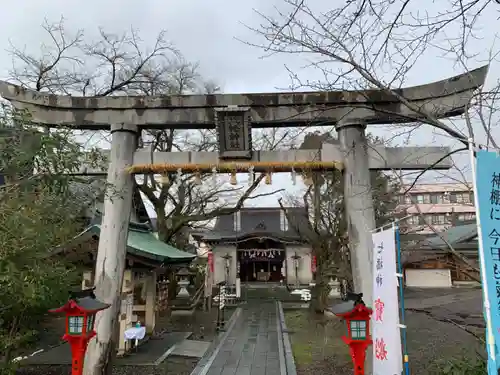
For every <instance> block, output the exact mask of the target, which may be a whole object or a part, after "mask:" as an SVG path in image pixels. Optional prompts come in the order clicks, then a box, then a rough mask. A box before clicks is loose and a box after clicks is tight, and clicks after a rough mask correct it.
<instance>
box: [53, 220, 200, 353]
mask: <svg viewBox="0 0 500 375" xmlns="http://www.w3.org/2000/svg"><path fill="white" fill-rule="evenodd" d="M100 229H101V228H100V224H94V225H90V226H89V227H87V228H86V229H85V230H84V231H83V232H82V233H81V234H79V235H78V236H77V237H75V238H74V239H73V240H72V241H71V242H70V243H68V244H66V245H64V246H63V247H62V248H61V249H59V250H58V251H57V254H59V255H61V254H64V257H65V258H66V259H67V260H68V261H70V262H73V263H78V264H83V266H84V268H85V269H86V270H85V271H84V272H83V280H82V289H88V288H91V287H92V286H93V285H94V272H93V270H94V267H95V259H96V254H97V247H98V243H99V235H100ZM195 257H196V255H195V254H191V253H188V252H185V251H181V250H178V249H176V248H174V247H172V246H170V245H167V244H165V243H164V242H162V241H160V240H158V239H157V238H156V237H155V235H154V234H153V233H152V232H151V230H150V227H149V225H147V224H138V223H130V224H129V233H128V239H127V259H126V269H125V272H124V275H123V284H122V295H121V309H120V317H119V324H120V330H119V340H118V355H122V354H124V353H125V352H126V351H127V350H128V348H127V344H126V342H125V340H123V337H124V332H125V330H126V329H128V328H131V327H132V326H133V325H134V324H136V323H137V322H141V324H142V325H145V327H146V332H147V334H152V333H153V332H154V329H155V320H156V313H157V296H158V287H157V284H158V282H157V277H158V276H160V275H163V274H164V273H165V271H166V268H167V267H168V266H172V265H174V266H179V267H182V266H185V265H187V264H189V263H190V262H191V261H192V260H193V259H194V258H195Z"/></svg>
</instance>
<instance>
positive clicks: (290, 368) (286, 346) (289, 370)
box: [277, 302, 297, 375]
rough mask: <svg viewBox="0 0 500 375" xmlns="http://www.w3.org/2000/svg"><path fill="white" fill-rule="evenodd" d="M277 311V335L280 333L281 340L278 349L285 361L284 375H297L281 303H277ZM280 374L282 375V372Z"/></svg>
mask: <svg viewBox="0 0 500 375" xmlns="http://www.w3.org/2000/svg"><path fill="white" fill-rule="evenodd" d="M277 309H278V320H279V325H278V330H279V333H281V340H279V341H280V347H282V350H283V356H284V360H285V371H286V372H285V374H286V375H297V367H296V366H295V359H294V358H293V352H292V344H291V343H290V336H289V335H288V330H287V328H286V322H285V313H284V312H283V306H282V304H281V302H278V304H277ZM280 355H281V353H280ZM280 363H281V361H280ZM280 367H281V365H280ZM281 371H283V370H281ZM281 373H282V374H283V372H281Z"/></svg>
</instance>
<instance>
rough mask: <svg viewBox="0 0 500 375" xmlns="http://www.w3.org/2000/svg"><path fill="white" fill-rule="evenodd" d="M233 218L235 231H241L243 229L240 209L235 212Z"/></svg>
mask: <svg viewBox="0 0 500 375" xmlns="http://www.w3.org/2000/svg"><path fill="white" fill-rule="evenodd" d="M233 218H234V223H233V229H234V231H235V232H239V231H240V230H241V212H240V211H237V212H235V213H234V215H233Z"/></svg>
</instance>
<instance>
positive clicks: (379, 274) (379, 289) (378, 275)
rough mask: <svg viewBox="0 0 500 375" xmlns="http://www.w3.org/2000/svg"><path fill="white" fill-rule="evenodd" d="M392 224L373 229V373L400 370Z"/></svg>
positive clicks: (390, 374) (392, 373) (379, 374)
mask: <svg viewBox="0 0 500 375" xmlns="http://www.w3.org/2000/svg"><path fill="white" fill-rule="evenodd" d="M395 233H396V232H395V228H390V229H387V230H384V231H381V232H377V233H373V235H372V240H373V301H372V305H371V307H372V309H373V314H372V320H371V323H372V339H373V346H372V347H373V375H399V374H401V372H402V371H403V356H402V353H401V333H400V326H399V306H398V277H397V273H396V236H395Z"/></svg>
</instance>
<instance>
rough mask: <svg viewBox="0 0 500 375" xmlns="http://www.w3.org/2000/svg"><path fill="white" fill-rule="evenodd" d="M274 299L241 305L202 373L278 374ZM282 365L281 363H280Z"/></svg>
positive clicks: (277, 331)
mask: <svg viewBox="0 0 500 375" xmlns="http://www.w3.org/2000/svg"><path fill="white" fill-rule="evenodd" d="M276 315H277V310H276V303H275V302H263V303H259V304H249V305H246V306H244V307H243V309H242V311H241V313H240V314H239V316H238V317H237V318H236V321H235V322H234V325H233V326H232V327H230V329H229V331H228V332H227V336H226V337H225V339H224V340H223V341H222V342H221V344H220V346H219V348H217V349H218V350H216V351H215V352H214V353H213V357H212V360H211V361H209V362H208V363H207V365H206V367H205V368H204V369H203V370H202V371H201V372H200V374H201V375H280V358H281V361H282V353H281V354H280V340H281V337H278V335H279V329H278V319H277V316H276ZM283 366H284V364H283Z"/></svg>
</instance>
